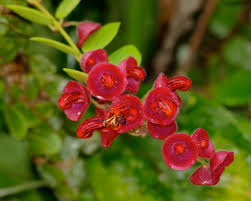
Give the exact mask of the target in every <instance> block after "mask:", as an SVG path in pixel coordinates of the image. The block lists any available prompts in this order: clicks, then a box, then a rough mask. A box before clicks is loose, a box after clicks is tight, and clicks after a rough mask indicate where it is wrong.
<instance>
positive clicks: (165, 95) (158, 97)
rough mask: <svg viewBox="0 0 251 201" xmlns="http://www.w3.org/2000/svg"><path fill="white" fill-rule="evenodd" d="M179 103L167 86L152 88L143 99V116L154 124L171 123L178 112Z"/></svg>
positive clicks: (175, 95)
mask: <svg viewBox="0 0 251 201" xmlns="http://www.w3.org/2000/svg"><path fill="white" fill-rule="evenodd" d="M179 105H180V100H179V99H178V97H177V94H175V93H174V92H172V91H170V90H169V89H168V88H166V87H159V88H156V89H153V90H152V91H151V92H150V93H149V94H148V95H147V97H146V99H145V103H144V113H145V118H146V119H147V120H148V121H150V122H152V123H155V124H160V125H168V124H171V123H172V122H173V121H174V120H175V119H176V117H177V115H178V113H179Z"/></svg>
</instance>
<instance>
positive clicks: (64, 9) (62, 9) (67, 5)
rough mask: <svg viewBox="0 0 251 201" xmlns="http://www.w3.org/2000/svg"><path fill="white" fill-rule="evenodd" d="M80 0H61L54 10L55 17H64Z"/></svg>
mask: <svg viewBox="0 0 251 201" xmlns="http://www.w3.org/2000/svg"><path fill="white" fill-rule="evenodd" d="M80 1H81V0H63V1H62V2H61V3H60V4H59V6H58V8H57V11H56V17H57V18H65V17H67V15H69V14H70V13H71V11H73V9H74V8H76V6H77V5H78V4H79V2H80Z"/></svg>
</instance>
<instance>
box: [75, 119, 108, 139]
mask: <svg viewBox="0 0 251 201" xmlns="http://www.w3.org/2000/svg"><path fill="white" fill-rule="evenodd" d="M103 122H104V117H92V118H89V119H86V120H85V121H84V122H82V123H81V124H80V125H79V127H78V129H77V137H79V138H89V137H91V136H92V135H93V132H94V131H97V130H99V129H102V128H103V127H104V126H103Z"/></svg>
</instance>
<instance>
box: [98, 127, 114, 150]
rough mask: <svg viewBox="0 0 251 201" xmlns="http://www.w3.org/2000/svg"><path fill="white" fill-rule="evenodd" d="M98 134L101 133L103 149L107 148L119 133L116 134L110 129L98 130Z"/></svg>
mask: <svg viewBox="0 0 251 201" xmlns="http://www.w3.org/2000/svg"><path fill="white" fill-rule="evenodd" d="M100 132H101V145H102V147H103V148H107V147H109V146H110V145H111V144H112V142H113V141H114V140H115V139H116V138H117V137H118V135H119V133H116V132H115V131H113V130H112V129H111V128H103V129H101V130H100Z"/></svg>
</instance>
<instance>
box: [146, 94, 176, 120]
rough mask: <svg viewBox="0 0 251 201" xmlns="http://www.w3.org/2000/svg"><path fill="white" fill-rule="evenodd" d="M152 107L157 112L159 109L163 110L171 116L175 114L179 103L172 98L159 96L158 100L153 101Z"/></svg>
mask: <svg viewBox="0 0 251 201" xmlns="http://www.w3.org/2000/svg"><path fill="white" fill-rule="evenodd" d="M151 108H152V110H153V111H155V112H158V110H161V111H162V112H164V113H165V114H166V115H167V116H168V117H171V116H173V115H174V114H175V112H176V110H177V105H176V104H175V103H174V102H173V101H171V100H168V99H164V98H159V99H158V100H157V101H155V102H152V104H151Z"/></svg>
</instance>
